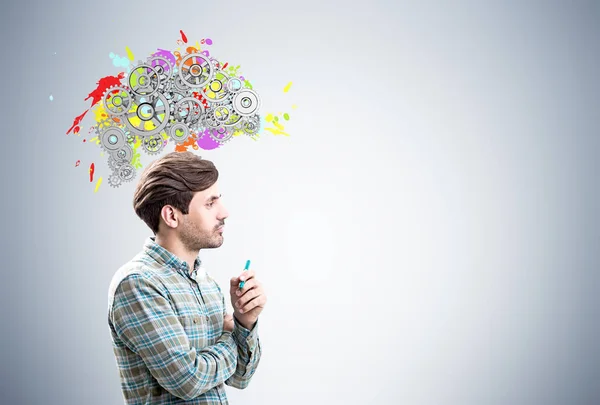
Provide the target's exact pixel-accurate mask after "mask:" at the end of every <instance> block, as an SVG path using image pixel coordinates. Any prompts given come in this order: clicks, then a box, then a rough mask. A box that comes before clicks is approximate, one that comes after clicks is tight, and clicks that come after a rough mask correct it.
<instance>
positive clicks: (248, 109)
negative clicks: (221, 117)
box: [233, 89, 260, 117]
mask: <svg viewBox="0 0 600 405" xmlns="http://www.w3.org/2000/svg"><path fill="white" fill-rule="evenodd" d="M259 107H260V99H259V98H258V94H256V92H255V91H253V90H250V89H243V90H240V91H239V92H238V93H236V95H235V96H234V97H233V108H234V109H235V111H236V112H237V113H238V114H239V115H242V116H244V117H248V116H250V115H252V114H255V113H256V112H257V111H258V109H259Z"/></svg>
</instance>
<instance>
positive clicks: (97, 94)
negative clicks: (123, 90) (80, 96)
mask: <svg viewBox="0 0 600 405" xmlns="http://www.w3.org/2000/svg"><path fill="white" fill-rule="evenodd" d="M123 78H125V73H124V72H121V73H119V75H118V76H106V77H103V78H101V79H100V80H98V82H97V83H96V84H97V85H98V87H96V89H95V90H94V91H92V92H91V93H90V94H88V96H87V97H86V98H85V99H84V100H83V101H87V100H89V99H90V98H91V99H92V106H93V105H94V104H97V103H98V102H99V101H101V100H102V95H103V94H104V93H105V92H106V90H108V88H109V87H113V86H121V79H123Z"/></svg>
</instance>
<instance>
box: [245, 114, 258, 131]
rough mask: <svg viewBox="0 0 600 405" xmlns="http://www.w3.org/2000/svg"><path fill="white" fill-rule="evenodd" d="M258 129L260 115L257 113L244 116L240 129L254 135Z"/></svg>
mask: <svg viewBox="0 0 600 405" xmlns="http://www.w3.org/2000/svg"><path fill="white" fill-rule="evenodd" d="M259 130H260V116H259V115H258V114H255V115H253V116H252V117H246V118H244V122H243V124H242V131H244V133H245V134H247V135H254V134H256V133H257V132H258V131H259Z"/></svg>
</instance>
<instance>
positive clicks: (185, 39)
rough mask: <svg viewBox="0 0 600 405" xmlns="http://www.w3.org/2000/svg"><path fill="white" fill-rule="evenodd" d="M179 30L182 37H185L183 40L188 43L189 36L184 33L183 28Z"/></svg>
mask: <svg viewBox="0 0 600 405" xmlns="http://www.w3.org/2000/svg"><path fill="white" fill-rule="evenodd" d="M179 32H180V33H181V39H183V42H185V43H186V44H187V37H186V36H185V34H184V33H183V30H179Z"/></svg>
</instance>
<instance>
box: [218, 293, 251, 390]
mask: <svg viewBox="0 0 600 405" xmlns="http://www.w3.org/2000/svg"><path fill="white" fill-rule="evenodd" d="M221 296H223V293H221ZM223 308H225V297H224V296H223ZM223 311H224V312H223V316H225V315H226V314H227V310H226V309H224V310H223ZM233 322H234V328H233V339H234V340H235V343H236V345H237V352H238V361H237V367H236V369H235V373H233V375H232V376H231V377H229V379H227V380H226V381H225V384H226V385H229V386H231V387H234V388H238V389H244V388H246V387H247V386H248V384H250V380H251V379H252V376H253V375H254V372H255V371H256V368H257V367H258V362H259V360H260V355H261V347H260V341H259V339H258V321H256V323H255V324H254V327H253V328H252V330H248V329H246V328H244V327H243V326H242V325H241V324H240V323H239V322H238V321H237V319H236V318H235V316H234V317H233Z"/></svg>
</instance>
